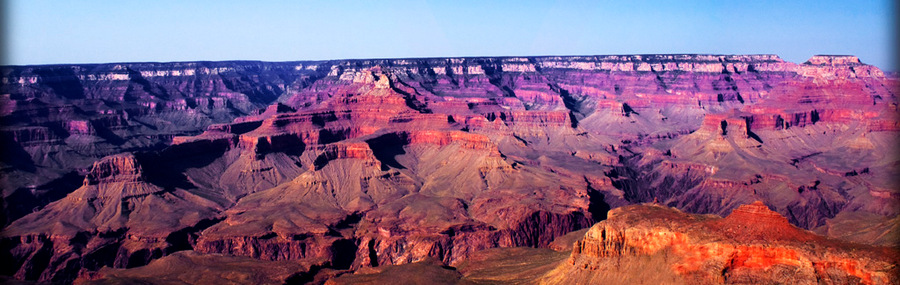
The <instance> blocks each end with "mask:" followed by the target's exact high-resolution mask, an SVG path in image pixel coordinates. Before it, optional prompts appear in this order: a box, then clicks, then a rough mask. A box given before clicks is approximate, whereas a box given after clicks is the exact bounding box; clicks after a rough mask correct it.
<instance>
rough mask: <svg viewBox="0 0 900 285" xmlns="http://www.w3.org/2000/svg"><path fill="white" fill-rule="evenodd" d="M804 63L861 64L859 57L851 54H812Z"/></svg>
mask: <svg viewBox="0 0 900 285" xmlns="http://www.w3.org/2000/svg"><path fill="white" fill-rule="evenodd" d="M804 64H812V65H831V66H836V65H861V64H862V62H860V61H859V58H858V57H856V56H853V55H821V54H820V55H814V56H813V57H811V58H809V60H807V61H806V62H804Z"/></svg>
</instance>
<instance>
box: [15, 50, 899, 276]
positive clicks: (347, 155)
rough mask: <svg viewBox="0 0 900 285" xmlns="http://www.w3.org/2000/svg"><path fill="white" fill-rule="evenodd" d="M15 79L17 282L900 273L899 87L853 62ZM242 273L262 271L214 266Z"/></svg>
mask: <svg viewBox="0 0 900 285" xmlns="http://www.w3.org/2000/svg"><path fill="white" fill-rule="evenodd" d="M0 80H2V89H0V140H2V148H3V150H4V151H3V153H2V155H0V173H2V177H0V189H2V193H3V195H2V198H3V201H2V203H0V204H2V209H0V214H2V217H0V218H2V219H0V222H2V223H3V226H4V227H3V231H2V235H0V259H2V260H3V263H4V264H9V265H10V266H3V267H2V272H0V275H5V276H7V277H5V278H11V279H17V280H33V281H48V282H63V283H70V282H101V283H102V282H105V281H104V280H106V281H110V280H113V281H114V279H115V278H126V279H122V280H126V281H122V282H129V281H127V280H132V279H127V278H152V277H153V274H152V273H153V272H158V271H173V270H174V271H177V270H175V268H179V267H190V266H198V267H201V268H203V270H201V271H200V272H205V273H204V275H206V276H207V277H208V278H209V279H204V278H206V277H204V278H200V277H197V276H193V277H191V276H192V275H191V274H190V272H188V273H183V274H181V273H177V272H176V273H172V274H169V275H166V276H168V277H160V278H163V279H160V280H181V281H182V282H188V283H192V282H193V283H196V282H220V281H221V280H232V281H230V282H244V283H247V282H252V283H284V282H288V281H290V282H289V283H294V282H296V283H303V282H314V283H324V282H329V283H335V282H338V283H340V282H344V281H341V280H348V279H349V280H350V281H346V282H351V283H352V282H353V279H352V278H369V277H365V276H367V274H368V275H371V276H370V277H371V278H375V279H372V280H378V279H377V277H378V276H380V275H379V274H388V275H390V274H399V275H392V276H407V277H409V278H413V277H410V276H411V275H409V274H411V273H409V272H419V271H426V272H430V273H429V274H433V275H434V276H442V277H441V278H443V279H441V280H443V281H441V282H444V281H446V282H451V283H454V282H475V283H479V282H480V281H478V280H482V281H485V280H487V279H478V278H477V273H478V272H482V271H483V272H494V271H491V270H495V269H496V268H497V267H496V266H500V265H503V264H507V263H509V261H508V260H507V259H509V258H511V257H515V258H520V259H534V262H536V263H534V264H529V265H524V266H525V267H527V268H530V270H531V271H527V270H526V273H527V272H531V273H532V276H530V277H528V278H525V277H521V276H518V277H516V276H513V277H510V278H512V279H509V280H506V281H511V280H520V281H522V280H526V279H527V282H538V283H540V282H547V283H556V282H588V281H586V280H595V281H596V280H619V281H622V280H631V279H603V278H620V277H621V278H626V277H627V276H624V275H623V276H624V277H623V276H618V277H616V276H612V277H610V276H611V275H604V274H607V273H603V272H613V271H616V270H619V271H622V272H631V271H628V270H632V269H635V268H640V266H641V265H640V264H642V263H641V262H644V263H645V265H646V266H656V267H659V268H666V269H667V270H666V271H665V272H667V273H666V274H668V275H665V276H663V275H660V276H658V277H659V278H668V279H659V280H665V282H669V281H671V282H676V283H678V282H682V283H696V282H700V283H728V282H745V281H747V280H750V282H753V281H756V280H775V281H774V282H787V279H779V278H782V277H784V276H782V275H784V274H782V273H783V272H786V271H785V270H800V271H802V272H803V273H804V274H805V275H802V276H801V275H798V276H800V277H797V278H799V281H801V283H803V282H805V281H804V280H807V281H808V280H813V282H815V280H817V279H818V280H830V281H823V282H825V283H844V282H850V281H848V280H851V281H852V280H856V281H859V282H863V283H874V284H880V283H896V282H897V280H895V279H891V278H892V277H890V276H888V275H890V274H887V273H885V274H887V275H885V274H882V273H884V272H888V273H890V272H895V271H896V268H895V267H896V266H895V265H892V264H896V262H893V263H892V262H891V261H890V260H896V257H897V256H896V253H895V252H894V251H892V250H893V249H892V248H893V247H896V246H897V245H898V243H897V242H898V236H897V234H898V226H897V225H898V220H897V214H898V211H900V208H898V199H900V185H898V183H900V181H898V180H897V179H896V178H897V173H898V169H897V168H898V167H900V163H898V159H900V157H898V155H897V153H896V149H897V148H896V145H897V136H898V134H900V133H898V132H900V121H898V109H897V107H898V102H900V100H898V98H897V90H898V89H897V88H898V87H900V78H898V76H897V75H896V74H893V73H885V72H883V71H881V70H880V69H878V68H877V67H874V66H871V65H867V64H864V63H862V62H860V61H859V59H858V58H856V57H854V56H834V55H818V56H813V57H812V58H810V59H809V60H808V61H807V62H804V63H801V64H796V63H791V62H787V61H784V60H782V59H780V58H779V57H778V56H776V55H694V54H685V55H610V56H567V57H558V56H548V57H493V58H486V57H472V58H422V59H371V60H330V61H302V62H251V61H231V62H178V63H120V64H83V65H44V66H6V67H3V68H2V79H0ZM642 204H645V205H642ZM641 205H642V206H641ZM721 217H726V218H721ZM598 222H599V223H598ZM734 233H742V234H741V235H740V236H735V235H734ZM717 235H718V236H717ZM642 242H644V243H642ZM711 244H712V245H711ZM697 248H703V250H704V252H708V253H709V254H708V256H703V257H698V256H693V255H690V254H686V253H689V252H694V251H696V250H697ZM554 249H556V250H554ZM851 249H859V250H858V251H859V252H856V251H852V250H851ZM848 250H850V251H852V252H849V253H848ZM761 251H772V252H775V253H772V254H775V255H778V254H782V253H784V254H786V255H784V256H782V255H779V256H770V255H767V254H768V253H766V254H763V253H760V252H761ZM776 253H777V254H776ZM670 256H677V257H678V258H670ZM729 256H731V257H729ZM735 256H737V257H735ZM785 256H789V257H785ZM501 257H502V258H501ZM739 257H740V258H739ZM679 258H680V259H679ZM711 258H712V259H714V260H715V262H713V261H709V262H713V263H709V262H708V264H707V263H703V262H704V260H712V259H711ZM611 260H624V261H616V262H619V263H624V264H626V265H616V266H620V269H611V268H616V267H614V266H613V267H610V266H611V265H610V262H613V261H611ZM761 260H762V261H761ZM773 260H774V261H773ZM797 260H800V261H797ZM885 260H887V261H885ZM720 261H721V262H720ZM256 262H258V263H256ZM760 262H762V263H766V262H768V263H766V264H765V266H763V265H760V264H761V263H760ZM798 262H799V263H798ZM185 264H193V265H185ZM212 264H222V266H218V267H216V266H213V265H212ZM248 264H253V265H248ZM473 264H474V265H473ZM498 264H500V265H498ZM785 264H787V265H785ZM492 266H493V267H492ZM509 266H512V265H509ZM629 266H630V267H629ZM772 266H774V267H772ZM237 267H246V268H257V267H258V268H259V269H258V270H256V271H254V272H257V273H258V272H268V273H265V274H262V275H260V274H256V273H253V272H249V273H247V271H240V272H244V273H240V272H238V273H235V274H238V275H240V276H244V277H241V278H247V279H240V280H245V281H239V279H229V278H233V277H234V276H237V275H229V274H225V273H223V271H227V270H237V269H235V268H237ZM850 267H852V268H855V269H853V270H850V269H847V270H844V269H846V268H850ZM154 268H155V269H154ZM479 268H482V269H483V270H482V269H479ZM484 268H487V269H484ZM654 268H655V267H654ZM771 268H776V269H777V270H780V271H777V272H775V273H772V272H773V271H772V270H773V269H771ZM842 268H843V269H842ZM669 269H671V270H669ZM248 270H251V269H248ZM254 270H255V269H254ZM479 270H481V271H479ZM505 270H508V269H505ZM716 270H718V271H716ZM854 270H855V271H854ZM251 271H252V270H251ZM406 271H408V272H407V273H404V272H406ZM236 272H237V271H236ZM392 272H393V273H392ZM473 272H474V273H473ZM710 272H713V273H716V272H717V273H716V274H718V275H716V274H712V273H710ZM779 272H781V273H779ZM878 272H882V273H878ZM807 273H808V274H807ZM179 274H180V275H179ZM241 274H244V275H241ZM254 274H255V275H254ZM472 274H476V275H472ZM623 274H624V273H623ZM767 274H768V275H767ZM772 274H775V275H772ZM779 274H780V275H779ZM483 275H484V274H483ZM495 275H497V274H495ZM825 275H827V276H828V277H827V278H831V279H827V278H825V277H822V276H825ZM160 276H161V275H160ZM472 276H475V277H472ZM497 276H503V275H502V274H499V275H497ZM598 276H600V277H598ZM773 276H774V277H773ZM894 276H896V275H894ZM520 277H521V278H525V279H521V278H520ZM110 278H112V279H110ZM165 278H169V279H165ZM172 278H175V279H172ZM185 278H187V279H185ZM217 278H218V279H217ZM234 278H236V277H234ZM266 278H274V279H266ZM394 278H397V277H394ZM472 278H475V279H472ZM485 278H486V277H485ZM516 278H520V279H516ZM529 278H530V279H529ZM567 278H568V279H567ZM598 278H599V279H598ZM134 280H144V279H134ZM185 280H193V281H185ZM204 280H206V281H204ZM217 280H218V281H217ZM235 280H238V281H235ZM473 280H474V281H473ZM735 280H737V281H735ZM740 280H745V281H740ZM356 281H358V282H363V281H365V280H362V279H361V280H356ZM495 281H496V280H495ZM794 281H796V280H794ZM366 282H370V281H366ZM371 282H374V281H371Z"/></svg>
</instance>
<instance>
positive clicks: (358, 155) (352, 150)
mask: <svg viewBox="0 0 900 285" xmlns="http://www.w3.org/2000/svg"><path fill="white" fill-rule="evenodd" d="M338 159H360V160H364V161H366V165H378V160H377V159H375V154H374V153H373V152H372V148H370V147H369V145H368V144H366V143H364V142H337V143H333V144H328V145H325V146H324V147H322V148H321V153H320V154H319V156H317V157H316V160H315V162H314V163H315V166H316V168H322V167H324V166H325V165H326V164H328V163H329V162H331V161H334V160H338Z"/></svg>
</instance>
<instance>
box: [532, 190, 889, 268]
mask: <svg viewBox="0 0 900 285" xmlns="http://www.w3.org/2000/svg"><path fill="white" fill-rule="evenodd" d="M898 257H900V256H898V252H896V250H895V249H891V248H887V247H872V246H865V245H860V244H851V243H846V242H841V241H836V240H829V239H826V238H823V237H821V236H817V235H814V234H812V233H811V232H808V231H804V230H802V229H798V228H796V227H794V226H792V225H790V224H789V223H788V222H787V219H786V218H784V217H782V216H781V215H779V214H778V213H775V212H773V211H772V210H769V208H768V207H767V206H766V205H765V204H763V203H762V202H756V203H754V204H751V205H744V206H740V207H738V208H737V209H735V210H734V212H732V213H731V214H730V215H728V216H727V217H725V218H720V217H716V216H698V215H689V214H685V213H683V212H680V211H678V210H675V209H672V208H667V207H662V206H659V205H641V206H627V207H623V208H619V209H615V210H613V211H611V212H610V217H609V219H608V220H606V221H603V222H600V223H598V224H596V225H594V226H593V227H592V228H591V229H590V230H588V231H587V233H586V234H585V235H584V238H583V239H582V240H580V241H577V242H576V243H575V246H574V249H573V250H572V255H571V257H570V258H569V260H568V261H567V262H565V263H564V264H562V265H560V266H559V267H557V268H556V269H555V270H554V272H551V273H550V274H549V275H548V276H546V277H545V279H544V280H545V281H550V280H553V281H554V282H555V281H564V280H566V281H568V282H597V281H600V280H607V281H612V282H616V281H615V280H618V281H619V282H623V281H624V282H629V281H630V282H640V280H644V281H647V280H651V279H653V278H657V277H659V276H670V278H671V280H669V281H671V282H675V283H685V284H731V283H756V284H760V283H788V282H789V283H795V284H848V283H861V284H894V283H896V282H898V281H900V280H898V279H897V275H896V274H897V270H898V269H897V268H896V260H897V258H898ZM642 265H643V266H648V267H653V266H655V267H657V269H660V270H664V271H665V272H662V273H661V274H657V275H655V276H650V275H646V274H645V273H643V270H636V269H638V268H639V267H640V266H642Z"/></svg>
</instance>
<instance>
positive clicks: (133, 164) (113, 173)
mask: <svg viewBox="0 0 900 285" xmlns="http://www.w3.org/2000/svg"><path fill="white" fill-rule="evenodd" d="M142 179H143V171H142V170H141V165H140V164H139V163H138V161H137V159H136V158H135V157H134V155H133V154H131V153H122V154H116V155H111V156H107V157H104V158H103V159H100V161H97V162H94V165H93V166H92V167H91V171H90V172H89V173H88V174H87V176H85V178H84V185H85V186H87V185H94V184H100V183H111V182H138V181H141V180H142Z"/></svg>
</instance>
